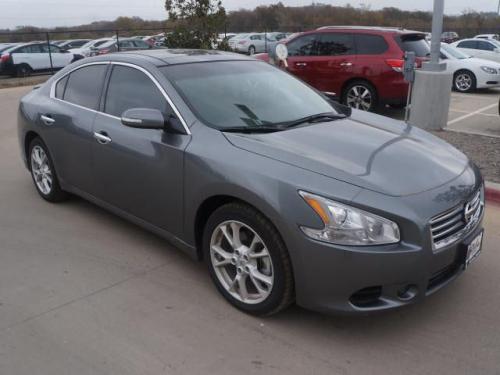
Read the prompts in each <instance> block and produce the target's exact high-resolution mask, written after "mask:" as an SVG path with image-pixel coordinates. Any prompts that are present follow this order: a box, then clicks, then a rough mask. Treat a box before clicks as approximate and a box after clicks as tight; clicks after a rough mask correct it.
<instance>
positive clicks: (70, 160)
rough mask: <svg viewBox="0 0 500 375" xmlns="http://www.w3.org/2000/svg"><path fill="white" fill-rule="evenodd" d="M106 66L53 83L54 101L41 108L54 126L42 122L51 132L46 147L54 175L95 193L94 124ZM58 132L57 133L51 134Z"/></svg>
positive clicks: (86, 69)
mask: <svg viewBox="0 0 500 375" xmlns="http://www.w3.org/2000/svg"><path fill="white" fill-rule="evenodd" d="M107 69H108V64H103V65H92V66H87V67H82V68H80V69H78V70H75V71H74V72H72V73H71V74H69V75H67V76H66V77H64V78H62V79H61V80H59V81H58V82H57V84H56V90H55V96H56V97H55V98H53V99H50V101H51V103H50V104H49V105H47V106H44V108H47V110H46V112H43V113H40V114H39V115H40V116H42V115H43V116H47V117H50V118H52V119H53V120H54V122H53V124H50V125H47V124H45V123H41V126H42V127H44V128H46V129H47V130H48V131H51V132H52V134H51V136H50V137H47V139H48V140H50V142H51V144H50V145H49V147H50V149H51V151H52V155H53V156H54V158H55V160H54V161H55V164H56V168H57V172H58V174H59V176H60V178H61V179H62V180H63V182H64V183H67V184H69V185H71V186H73V187H76V188H78V189H80V190H83V191H84V192H86V193H89V194H94V193H95V190H94V185H93V178H92V177H93V176H92V172H91V162H90V161H91V153H90V151H91V146H92V144H93V141H94V138H93V132H92V130H93V124H94V119H95V117H96V112H95V110H96V109H97V106H98V103H99V99H100V93H101V90H102V86H103V82H104V78H105V75H106V71H107ZM52 129H57V131H52Z"/></svg>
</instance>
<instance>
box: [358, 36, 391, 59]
mask: <svg viewBox="0 0 500 375" xmlns="http://www.w3.org/2000/svg"><path fill="white" fill-rule="evenodd" d="M354 40H355V43H356V51H357V54H358V55H379V54H382V53H384V52H385V51H387V49H388V47H389V46H388V45H387V42H386V41H385V39H384V37H383V36H380V35H369V34H355V35H354Z"/></svg>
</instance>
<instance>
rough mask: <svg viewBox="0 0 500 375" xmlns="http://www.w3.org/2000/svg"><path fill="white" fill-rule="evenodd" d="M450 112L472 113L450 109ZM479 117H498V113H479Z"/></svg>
mask: <svg viewBox="0 0 500 375" xmlns="http://www.w3.org/2000/svg"><path fill="white" fill-rule="evenodd" d="M450 112H456V113H470V112H469V111H462V110H461V109H453V108H450ZM478 115H481V116H487V117H498V115H497V114H496V113H478Z"/></svg>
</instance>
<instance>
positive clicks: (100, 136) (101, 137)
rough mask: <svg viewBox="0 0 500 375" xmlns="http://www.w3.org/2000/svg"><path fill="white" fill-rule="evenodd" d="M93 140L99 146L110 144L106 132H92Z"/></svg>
mask: <svg viewBox="0 0 500 375" xmlns="http://www.w3.org/2000/svg"><path fill="white" fill-rule="evenodd" d="M94 138H95V139H96V140H97V142H98V143H100V144H101V145H107V144H108V143H111V138H109V137H108V134H107V133H106V132H100V133H97V132H94Z"/></svg>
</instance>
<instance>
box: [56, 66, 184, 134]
mask: <svg viewBox="0 0 500 375" xmlns="http://www.w3.org/2000/svg"><path fill="white" fill-rule="evenodd" d="M92 65H120V66H126V67H129V68H133V69H136V70H139V71H140V72H142V73H144V74H145V75H146V76H147V77H148V78H149V79H150V80H151V81H152V82H153V83H154V84H155V86H156V87H157V88H158V90H160V93H161V94H162V95H163V97H164V98H165V100H166V101H167V103H168V104H169V106H170V108H172V110H173V111H174V113H175V115H176V116H177V117H178V118H179V120H180V122H181V124H182V126H183V127H184V130H185V131H186V134H187V135H191V131H190V130H189V127H188V126H187V123H186V121H185V120H184V117H182V115H181V113H180V111H179V110H178V109H177V106H176V105H175V104H174V102H173V101H172V99H170V96H168V94H167V92H166V91H165V89H164V88H163V87H162V85H161V84H160V83H159V82H158V80H157V79H156V78H155V77H154V76H153V75H152V74H151V73H150V72H149V71H148V70H146V69H144V68H143V67H142V66H138V65H135V64H131V63H125V62H120V61H96V62H91V63H87V64H82V65H79V66H77V67H75V68H73V69H71V70H70V71H69V72H67V73H65V74H64V75H63V76H61V77H59V78H57V79H56V80H55V81H54V82H53V83H52V85H51V87H50V98H51V99H54V100H58V101H60V102H63V103H67V104H70V105H73V106H75V107H78V108H81V109H86V110H87V111H91V112H94V113H98V114H101V115H104V116H107V117H110V118H114V119H118V120H121V118H120V117H117V116H113V115H110V114H108V113H105V112H101V111H96V110H95V109H91V108H87V107H83V106H81V105H78V104H75V103H71V102H68V101H66V100H63V99H59V98H56V95H55V93H56V85H57V83H58V82H59V81H60V80H61V79H63V78H65V77H66V76H68V75H70V74H71V73H73V72H74V71H76V70H78V69H81V68H85V67H87V66H92Z"/></svg>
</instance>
